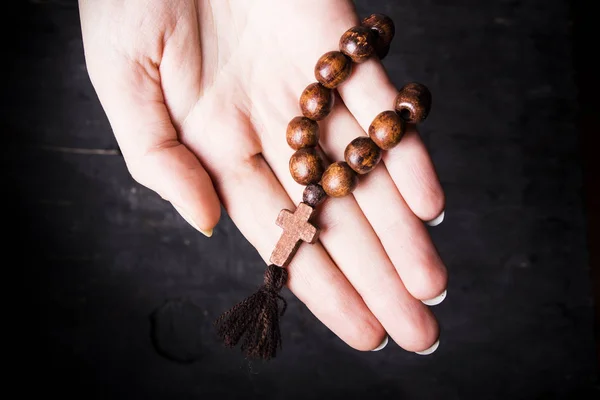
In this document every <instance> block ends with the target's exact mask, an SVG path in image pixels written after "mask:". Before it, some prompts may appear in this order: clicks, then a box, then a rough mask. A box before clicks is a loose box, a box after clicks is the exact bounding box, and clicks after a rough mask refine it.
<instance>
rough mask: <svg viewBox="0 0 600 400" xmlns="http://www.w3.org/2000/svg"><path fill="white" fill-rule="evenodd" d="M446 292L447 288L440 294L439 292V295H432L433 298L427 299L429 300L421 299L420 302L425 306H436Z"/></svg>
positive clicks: (444, 296) (442, 299)
mask: <svg viewBox="0 0 600 400" xmlns="http://www.w3.org/2000/svg"><path fill="white" fill-rule="evenodd" d="M447 293H448V290H444V291H443V292H442V294H440V295H439V296H437V297H434V298H433V299H429V300H421V303H423V304H425V305H426V306H437V305H438V304H440V303H441V302H442V301H444V299H445V298H446V294H447Z"/></svg>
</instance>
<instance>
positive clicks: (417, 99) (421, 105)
mask: <svg viewBox="0 0 600 400" xmlns="http://www.w3.org/2000/svg"><path fill="white" fill-rule="evenodd" d="M394 107H395V109H396V112H397V113H398V114H400V116H401V117H402V119H404V120H405V121H406V122H409V123H411V124H418V123H419V122H423V121H425V119H426V118H427V116H428V115H429V112H430V111H431V92H430V91H429V89H427V86H425V85H423V84H420V83H416V82H411V83H407V84H406V85H404V86H403V87H402V88H401V89H400V92H399V93H398V96H396V100H395V101H394Z"/></svg>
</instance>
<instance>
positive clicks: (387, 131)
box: [369, 111, 406, 150]
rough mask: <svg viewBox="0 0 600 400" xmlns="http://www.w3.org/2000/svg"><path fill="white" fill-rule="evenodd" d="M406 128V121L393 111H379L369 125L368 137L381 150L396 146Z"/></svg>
mask: <svg viewBox="0 0 600 400" xmlns="http://www.w3.org/2000/svg"><path fill="white" fill-rule="evenodd" d="M405 130H406V122H404V120H403V119H402V118H400V116H399V115H398V114H396V113H395V112H394V111H384V112H382V113H379V114H378V115H377V116H376V117H375V118H374V119H373V122H371V126H369V137H370V138H371V139H372V140H373V142H375V144H376V145H377V146H379V147H380V148H382V149H383V150H389V149H391V148H393V147H394V146H396V145H397V144H398V143H399V142H400V139H402V136H404V132H405Z"/></svg>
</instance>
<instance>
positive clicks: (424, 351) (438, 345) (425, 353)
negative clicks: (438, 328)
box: [415, 339, 440, 356]
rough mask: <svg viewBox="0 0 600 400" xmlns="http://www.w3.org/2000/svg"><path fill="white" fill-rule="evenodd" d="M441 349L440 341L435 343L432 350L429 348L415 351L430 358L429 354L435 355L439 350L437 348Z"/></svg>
mask: <svg viewBox="0 0 600 400" xmlns="http://www.w3.org/2000/svg"><path fill="white" fill-rule="evenodd" d="M438 347H440V339H438V340H437V342H435V343H434V344H433V346H431V347H430V348H428V349H427V350H423V351H415V353H417V354H418V355H420V356H428V355H429V354H431V353H433V352H434V351H436V350H437V348H438Z"/></svg>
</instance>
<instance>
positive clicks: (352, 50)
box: [340, 26, 375, 63]
mask: <svg viewBox="0 0 600 400" xmlns="http://www.w3.org/2000/svg"><path fill="white" fill-rule="evenodd" d="M373 42H374V36H373V33H372V32H371V30H370V29H369V28H365V27H364V26H354V27H352V28H350V29H348V30H347V31H346V32H344V34H343V35H342V37H341V38H340V51H341V52H342V53H344V54H345V55H347V56H348V57H350V58H351V59H352V61H354V62H355V63H361V62H364V61H366V60H367V59H368V58H369V57H371V56H372V55H373V53H374V52H375V48H374V47H373Z"/></svg>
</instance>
